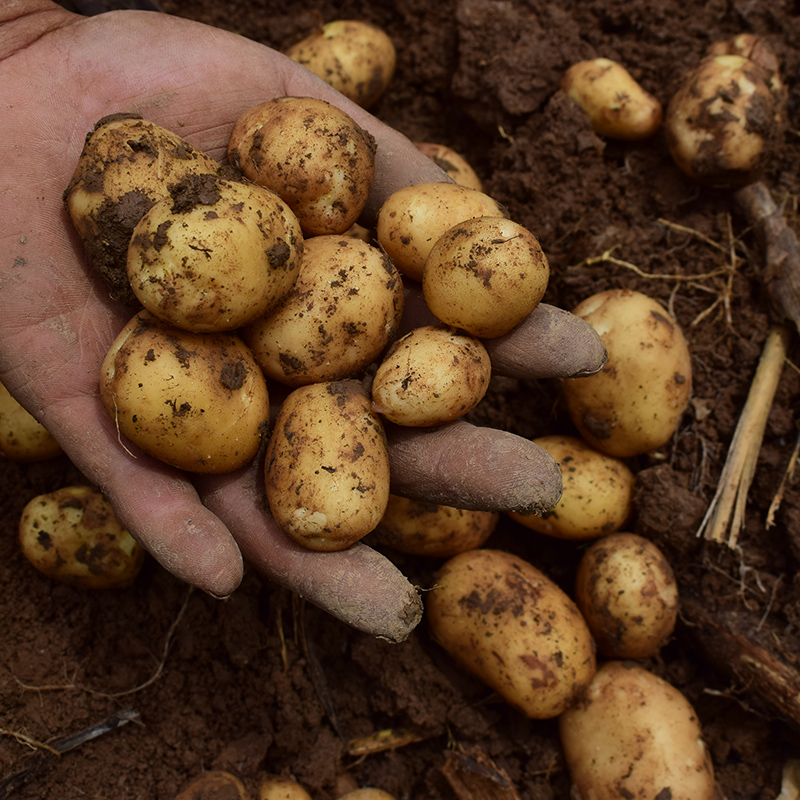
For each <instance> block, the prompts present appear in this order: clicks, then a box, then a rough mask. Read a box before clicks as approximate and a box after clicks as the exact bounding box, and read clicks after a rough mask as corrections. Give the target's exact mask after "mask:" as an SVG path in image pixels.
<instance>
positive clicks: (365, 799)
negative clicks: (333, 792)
mask: <svg viewBox="0 0 800 800" xmlns="http://www.w3.org/2000/svg"><path fill="white" fill-rule="evenodd" d="M339 800H395V797H394V795H393V794H389V792H384V791H383V789H375V788H374V787H372V786H365V787H363V788H362V789H353V791H352V792H345V793H344V794H342V795H339Z"/></svg>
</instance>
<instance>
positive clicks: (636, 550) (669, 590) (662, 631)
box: [575, 533, 678, 658]
mask: <svg viewBox="0 0 800 800" xmlns="http://www.w3.org/2000/svg"><path fill="white" fill-rule="evenodd" d="M575 599H576V602H577V603H578V608H579V609H580V610H581V613H582V614H583V616H584V619H585V620H586V623H587V624H588V626H589V630H591V632H592V635H593V636H594V639H595V642H596V643H597V650H598V652H599V653H600V654H601V655H604V656H606V657H608V658H648V657H650V656H654V655H655V654H656V653H657V652H658V651H659V650H660V649H661V646H662V645H663V644H664V642H665V641H666V640H667V638H668V637H669V636H670V634H671V633H672V631H673V629H674V628H675V621H676V619H677V617H678V584H677V583H676V581H675V575H674V574H673V572H672V567H671V566H670V565H669V562H668V561H667V559H666V557H665V556H664V554H663V553H662V552H661V551H660V550H659V549H658V547H656V546H655V545H654V544H653V543H652V542H650V541H648V540H647V539H644V538H642V537H641V536H636V535H635V534H633V533H615V534H612V535H611V536H606V537H605V538H603V539H601V540H600V541H599V542H595V543H594V544H593V545H592V546H591V547H590V548H589V549H588V550H587V551H586V552H585V553H584V554H583V558H581V561H580V564H579V565H578V572H577V576H576V578H575Z"/></svg>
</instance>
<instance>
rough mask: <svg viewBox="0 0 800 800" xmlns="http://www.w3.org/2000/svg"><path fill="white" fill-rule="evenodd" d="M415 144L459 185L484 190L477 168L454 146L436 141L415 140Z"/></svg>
mask: <svg viewBox="0 0 800 800" xmlns="http://www.w3.org/2000/svg"><path fill="white" fill-rule="evenodd" d="M414 144H416V146H417V149H418V150H419V151H420V153H424V154H425V155H426V156H428V158H430V159H431V160H432V161H434V162H435V163H436V164H438V165H439V166H440V167H441V168H442V169H443V170H444V171H445V172H446V173H447V174H448V175H449V176H450V177H451V178H452V179H453V180H454V181H455V182H456V183H457V184H459V186H466V187H467V188H468V189H475V190H476V191H478V192H480V191H483V184H482V183H481V179H480V178H479V177H478V175H477V173H476V172H475V170H474V169H473V168H472V167H471V166H470V164H469V162H468V161H467V160H466V159H465V158H464V156H462V155H461V154H460V153H457V152H456V151H455V150H453V148H452V147H448V146H447V145H446V144H437V143H436V142H414Z"/></svg>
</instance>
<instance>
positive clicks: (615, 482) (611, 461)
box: [509, 436, 635, 540]
mask: <svg viewBox="0 0 800 800" xmlns="http://www.w3.org/2000/svg"><path fill="white" fill-rule="evenodd" d="M533 441H534V442H535V443H536V444H538V445H539V447H543V448H544V449H545V450H547V452H548V453H550V455H551V456H553V458H554V459H555V460H556V461H557V462H558V466H559V467H560V468H561V478H562V485H563V487H564V491H563V494H562V495H561V500H559V501H558V505H556V506H555V507H554V508H553V509H551V510H550V511H546V512H545V513H544V514H543V515H542V516H538V515H536V514H519V513H517V512H514V511H510V512H509V516H510V517H511V518H512V519H514V520H516V521H517V522H519V523H521V524H522V525H524V526H525V527H526V528H530V529H531V530H533V531H536V532H537V533H544V534H546V535H547V536H554V537H556V538H557V539H576V540H580V539H596V538H598V537H599V536H606V535H608V534H609V533H613V532H614V531H616V530H619V529H620V528H621V527H622V526H623V525H624V524H625V521H626V520H627V519H628V517H629V516H630V513H631V503H632V500H633V485H634V480H635V479H634V475H633V473H632V472H631V471H630V469H629V468H628V467H627V465H626V464H625V463H624V462H623V461H621V460H620V459H618V458H614V457H613V456H608V455H606V454H605V453H601V452H600V451H599V450H596V449H595V448H594V447H591V446H589V445H588V444H586V442H584V441H583V439H581V438H580V437H578V436H542V437H539V438H538V439H534V440H533Z"/></svg>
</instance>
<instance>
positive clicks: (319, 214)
mask: <svg viewBox="0 0 800 800" xmlns="http://www.w3.org/2000/svg"><path fill="white" fill-rule="evenodd" d="M228 158H229V159H230V161H231V162H232V163H233V164H235V165H237V166H239V167H240V168H241V170H242V172H244V174H245V175H246V176H247V178H249V179H250V180H251V181H253V182H254V183H257V184H259V185H260V186H265V187H267V188H268V189H272V191H274V192H275V193H276V194H278V195H280V196H281V198H283V200H284V201H285V202H286V203H287V204H288V205H289V207H290V208H291V209H292V211H294V213H295V214H296V215H297V219H298V220H299V221H300V225H301V226H302V228H303V232H304V233H305V234H306V235H308V236H316V235H319V234H326V233H344V232H345V231H346V230H347V229H348V228H349V227H350V226H351V225H352V224H353V223H354V222H355V221H356V220H357V219H358V216H359V215H360V214H361V211H362V209H363V208H364V205H365V204H366V202H367V197H368V196H369V190H370V186H371V185H372V178H373V176H374V173H375V140H374V139H373V138H372V136H371V135H370V134H369V133H367V132H366V131H365V130H363V129H362V128H361V127H360V126H359V125H357V124H356V123H355V122H354V121H353V120H352V119H351V118H350V117H349V116H348V115H347V114H345V112H344V111H341V110H340V109H338V108H336V107H335V106H332V105H331V104H330V103H326V102H325V101H324V100H317V99H316V98H313V97H277V98H275V99H274V100H269V101H267V102H266V103H261V104H260V105H258V106H255V107H254V108H251V109H249V110H248V111H246V112H245V113H244V114H242V116H241V117H239V119H238V120H237V121H236V124H235V125H234V126H233V131H232V132H231V136H230V140H229V143H228Z"/></svg>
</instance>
